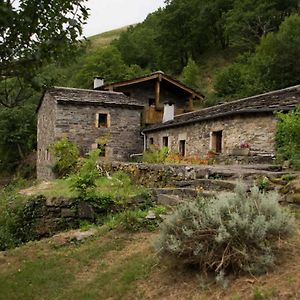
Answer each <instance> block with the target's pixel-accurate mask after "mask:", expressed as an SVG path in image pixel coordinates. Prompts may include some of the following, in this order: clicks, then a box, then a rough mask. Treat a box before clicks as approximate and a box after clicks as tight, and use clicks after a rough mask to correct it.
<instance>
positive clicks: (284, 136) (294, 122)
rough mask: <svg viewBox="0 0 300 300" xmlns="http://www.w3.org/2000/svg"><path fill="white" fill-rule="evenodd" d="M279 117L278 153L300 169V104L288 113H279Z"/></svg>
mask: <svg viewBox="0 0 300 300" xmlns="http://www.w3.org/2000/svg"><path fill="white" fill-rule="evenodd" d="M277 117H278V119H279V122H278V123H277V133H276V148H277V153H278V155H279V157H280V158H282V159H288V160H290V161H291V163H292V164H293V165H294V166H295V167H296V168H297V169H299V170H300V106H298V108H297V109H296V110H295V111H291V112H289V113H287V114H284V113H278V114H277Z"/></svg>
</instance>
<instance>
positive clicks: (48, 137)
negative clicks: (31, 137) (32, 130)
mask: <svg viewBox="0 0 300 300" xmlns="http://www.w3.org/2000/svg"><path fill="white" fill-rule="evenodd" d="M56 108H57V106H56V101H55V100H54V98H53V97H52V96H51V95H50V94H48V93H46V94H45V96H44V99H43V102H42V104H41V107H40V108H39V112H38V120H37V166H36V167H37V178H45V179H46V178H47V179H52V178H53V173H52V171H51V167H50V165H51V157H50V152H49V149H48V147H49V145H50V144H52V143H53V142H54V141H55V126H56Z"/></svg>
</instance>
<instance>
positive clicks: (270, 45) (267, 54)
mask: <svg viewBox="0 0 300 300" xmlns="http://www.w3.org/2000/svg"><path fill="white" fill-rule="evenodd" d="M299 61H300V16H299V15H292V16H289V17H286V19H285V20H284V22H283V23H282V24H281V25H280V28H279V31H278V32H277V33H269V34H268V35H267V36H266V37H264V38H263V39H262V40H261V43H260V45H259V46H258V47H257V49H256V52H255V55H254V57H253V59H252V61H251V65H252V67H253V69H254V74H256V76H255V77H256V78H257V81H256V84H257V85H258V84H263V85H262V89H263V90H266V91H267V90H273V89H279V88H284V87H287V86H292V85H296V84H299V83H300V64H299Z"/></svg>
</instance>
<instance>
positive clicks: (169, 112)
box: [163, 102, 175, 123]
mask: <svg viewBox="0 0 300 300" xmlns="http://www.w3.org/2000/svg"><path fill="white" fill-rule="evenodd" d="M174 114H175V106H174V104H173V103H170V102H169V103H165V105H164V116H163V123H165V122H168V121H172V120H174Z"/></svg>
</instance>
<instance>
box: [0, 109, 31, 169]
mask: <svg viewBox="0 0 300 300" xmlns="http://www.w3.org/2000/svg"><path fill="white" fill-rule="evenodd" d="M35 144H36V115H35V105H34V104H26V105H24V106H17V107H14V108H3V109H1V110H0V169H6V170H7V169H10V170H12V169H14V167H15V166H16V165H17V164H18V163H19V162H20V160H22V159H24V158H25V157H26V156H27V155H28V154H29V153H30V151H32V149H33V148H34V146H35Z"/></svg>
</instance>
